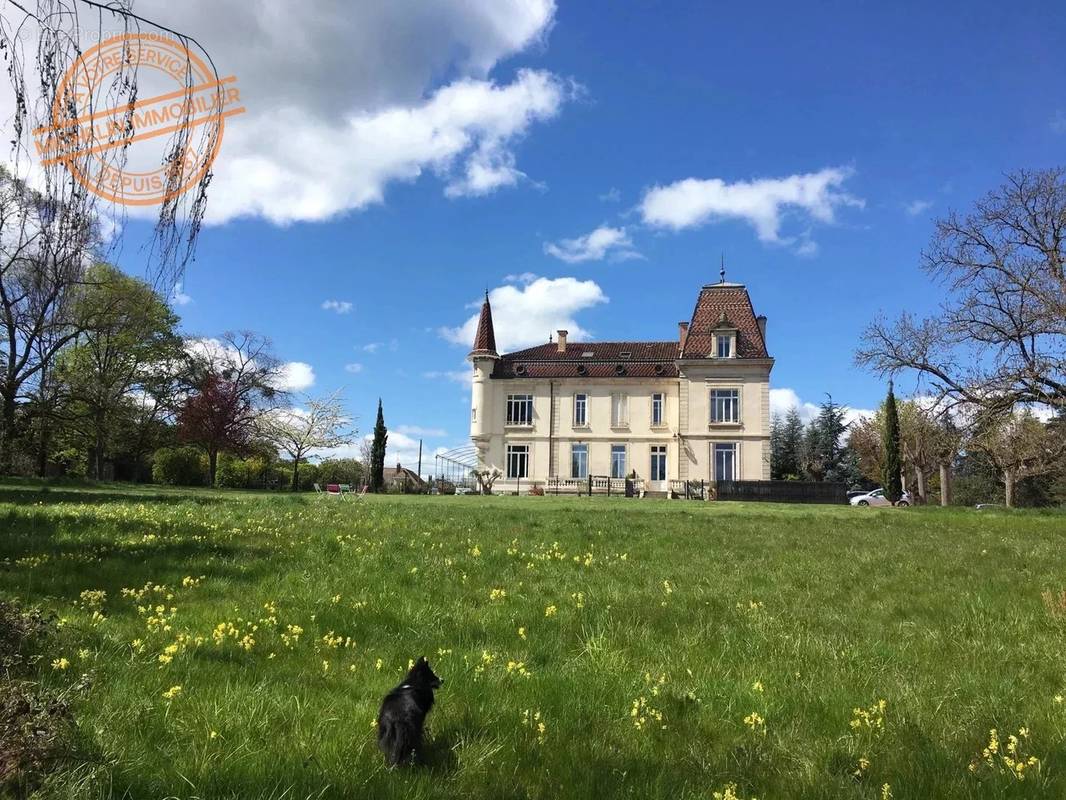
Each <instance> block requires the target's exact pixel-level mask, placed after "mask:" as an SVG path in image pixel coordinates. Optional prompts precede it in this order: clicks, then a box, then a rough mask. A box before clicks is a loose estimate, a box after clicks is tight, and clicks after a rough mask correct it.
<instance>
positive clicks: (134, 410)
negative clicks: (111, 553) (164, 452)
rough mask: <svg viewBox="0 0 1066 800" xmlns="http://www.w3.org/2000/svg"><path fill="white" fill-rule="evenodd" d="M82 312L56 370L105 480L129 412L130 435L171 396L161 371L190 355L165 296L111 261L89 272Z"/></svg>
mask: <svg viewBox="0 0 1066 800" xmlns="http://www.w3.org/2000/svg"><path fill="white" fill-rule="evenodd" d="M75 315H76V316H77V317H78V318H80V319H81V320H83V322H82V324H81V325H80V327H82V329H83V330H82V332H81V333H79V334H78V335H77V337H76V338H75V339H74V340H73V341H72V342H71V344H70V345H69V346H68V347H67V349H65V350H64V351H63V352H62V353H61V354H60V355H59V358H58V363H57V370H56V372H57V376H58V380H59V383H60V385H61V387H62V388H61V394H62V396H63V400H64V403H63V408H62V411H61V415H62V417H63V418H64V419H65V420H66V421H67V422H69V423H70V424H71V425H72V426H73V427H74V428H75V430H76V431H77V432H78V434H79V435H80V438H81V439H82V441H83V442H84V446H85V449H86V451H87V452H89V453H90V454H91V458H90V459H89V466H90V470H89V474H90V475H91V476H92V477H96V478H102V477H104V462H105V461H106V460H107V458H108V456H109V455H110V454H111V450H112V447H113V445H114V437H115V435H116V434H117V433H118V432H119V430H120V419H121V418H129V419H127V424H126V425H125V426H121V427H124V428H125V430H124V431H122V432H123V433H124V434H129V433H130V429H131V428H135V427H136V422H135V421H134V420H137V419H138V418H139V417H138V412H139V411H143V410H144V404H145V403H151V405H152V406H155V405H156V404H158V403H160V402H163V401H164V398H163V397H160V396H159V389H160V385H161V383H162V382H161V381H160V379H159V376H160V375H161V374H162V375H166V374H170V373H171V372H172V370H173V367H172V365H174V364H179V363H181V362H182V361H183V359H184V350H183V346H182V341H181V338H180V337H179V336H178V334H177V333H176V331H175V327H176V325H177V322H178V319H177V317H176V316H175V314H174V313H173V312H172V311H171V310H170V308H169V307H168V306H167V304H166V303H165V302H164V301H163V300H162V298H160V297H159V296H158V295H157V294H156V293H155V292H154V291H152V289H151V288H150V287H149V286H148V285H147V284H145V283H144V282H143V281H139V280H137V279H136V278H131V277H129V276H127V275H125V274H123V273H122V272H120V271H119V270H117V269H115V268H114V267H112V266H110V265H108V264H97V265H96V266H94V267H93V268H92V269H90V270H89V272H88V273H87V275H86V282H85V287H84V290H83V291H82V292H81V295H80V297H79V298H78V300H77V302H76V308H75ZM165 399H166V400H169V399H170V398H165ZM131 422H132V424H131Z"/></svg>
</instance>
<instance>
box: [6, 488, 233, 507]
mask: <svg viewBox="0 0 1066 800" xmlns="http://www.w3.org/2000/svg"><path fill="white" fill-rule="evenodd" d="M224 499H225V498H223V497H212V496H210V495H199V494H192V493H181V494H179V493H175V492H167V491H161V490H158V489H155V490H153V489H152V488H150V487H144V488H143V489H140V490H138V491H132V490H125V491H124V490H123V489H121V488H115V489H110V488H108V489H97V488H94V487H93V488H77V487H65V486H58V487H57V486H41V485H35V484H27V485H11V484H4V485H0V503H10V504H11V505H17V506H32V505H37V504H38V503H48V504H52V503H80V504H82V505H106V504H107V503H165V504H167V505H177V504H179V503H194V504H196V505H214V504H216V503H221V502H223V500H224Z"/></svg>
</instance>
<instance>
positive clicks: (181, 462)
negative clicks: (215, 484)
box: [152, 447, 207, 486]
mask: <svg viewBox="0 0 1066 800" xmlns="http://www.w3.org/2000/svg"><path fill="white" fill-rule="evenodd" d="M152 480H153V481H155V482H156V483H167V484H170V485H172V486H204V485H205V484H206V483H207V457H206V456H205V455H204V454H203V453H202V452H200V450H198V449H197V448H195V447H163V448H161V449H159V450H156V451H155V456H154V458H153V459H152Z"/></svg>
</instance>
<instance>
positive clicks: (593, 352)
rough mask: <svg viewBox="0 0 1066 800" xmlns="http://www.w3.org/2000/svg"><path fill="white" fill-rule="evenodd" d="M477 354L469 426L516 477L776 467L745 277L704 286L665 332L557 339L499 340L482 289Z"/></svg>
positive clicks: (481, 446)
mask: <svg viewBox="0 0 1066 800" xmlns="http://www.w3.org/2000/svg"><path fill="white" fill-rule="evenodd" d="M469 359H470V361H471V362H473V367H474V371H473V379H472V387H471V388H472V398H471V409H470V436H471V439H472V440H473V442H474V445H475V446H476V447H477V452H478V462H479V464H481V465H482V466H483V467H489V466H496V467H498V468H499V469H500V470H501V471H502V473H503V475H502V477H501V479H500V481H499V483H498V484H497V490H500V489H502V490H509V489H512V490H513V489H514V488H516V484H518V483H519V482H520V481H530V480H533V481H545V480H548V479H552V478H556V477H559V478H569V479H585V478H587V477H588V476H590V475H601V476H602V475H606V476H609V477H611V478H622V477H625V476H627V475H630V474H631V473H635V474H636V476H637V477H639V478H642V479H645V480H646V481H647V482H648V488H649V490H652V491H661V490H664V489H666V488H667V485H668V482H669V480H671V479H677V480H711V481H714V480H722V479H726V480H735V479H767V478H769V477H770V370H771V368H772V367H773V364H774V360H773V358H771V357H770V354H769V353H768V352H767V349H766V317H763V316H756V314H755V311H754V309H753V308H752V304H751V299H750V298H749V297H748V291H747V289H746V288H745V287H744V285H743V284H739V283H727V282H726V280H725V274H724V270H723V273H722V280H721V281H720V282H718V283H711V284H707V285H706V286H704V287H703V288H702V289H701V290H700V293H699V296H698V298H697V300H696V305H695V309H694V310H693V313H692V317H691V319H690V320H689V321H688V322H682V323H680V325H679V333H678V337H677V338H676V339H672V340H669V341H654V342H646V341H621V342H617V341H616V342H573V341H568V340H567V332H566V331H562V330H561V331H559V332H558V337H557V340H556V341H555V342H551V343H549V344H542V345H539V346H537V347H530V348H527V349H525V350H519V351H517V352H512V353H503V354H501V353H499V352H497V350H496V337H495V331H494V330H493V324H492V309H491V308H490V306H489V299H488V296H487V295H486V297H485V303H484V305H483V306H482V309H481V318H480V320H479V322H478V328H477V336H476V338H475V340H474V347H473V349H472V350H471V352H470V355H469Z"/></svg>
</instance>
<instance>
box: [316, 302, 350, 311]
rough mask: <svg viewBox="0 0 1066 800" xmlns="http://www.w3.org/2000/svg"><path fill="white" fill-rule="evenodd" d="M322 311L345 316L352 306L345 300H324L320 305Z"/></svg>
mask: <svg viewBox="0 0 1066 800" xmlns="http://www.w3.org/2000/svg"><path fill="white" fill-rule="evenodd" d="M322 309H323V310H324V311H336V312H337V313H338V314H347V313H348V312H349V311H351V310H352V304H351V303H349V302H348V301H347V300H325V301H323V303H322Z"/></svg>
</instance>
